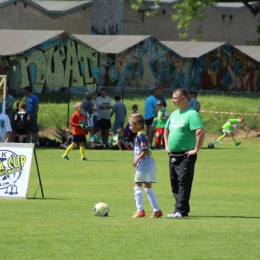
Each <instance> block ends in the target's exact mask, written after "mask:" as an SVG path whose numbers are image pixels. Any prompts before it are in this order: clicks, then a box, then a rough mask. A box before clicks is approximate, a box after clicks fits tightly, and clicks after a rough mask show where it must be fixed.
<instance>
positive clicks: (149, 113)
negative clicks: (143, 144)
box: [144, 88, 158, 145]
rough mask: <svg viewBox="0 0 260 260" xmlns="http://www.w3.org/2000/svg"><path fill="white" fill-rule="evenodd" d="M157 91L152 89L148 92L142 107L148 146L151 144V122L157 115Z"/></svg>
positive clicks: (152, 133) (152, 132) (152, 131)
mask: <svg viewBox="0 0 260 260" xmlns="http://www.w3.org/2000/svg"><path fill="white" fill-rule="evenodd" d="M157 111H158V109H157V89H156V88H153V89H152V90H151V92H150V96H149V97H147V98H146V99H145V105H144V119H145V125H146V135H147V136H148V140H149V143H150V145H152V143H153V135H154V130H153V120H154V118H155V117H156V115H157Z"/></svg>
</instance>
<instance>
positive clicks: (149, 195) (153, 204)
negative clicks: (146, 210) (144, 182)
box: [144, 188, 160, 212]
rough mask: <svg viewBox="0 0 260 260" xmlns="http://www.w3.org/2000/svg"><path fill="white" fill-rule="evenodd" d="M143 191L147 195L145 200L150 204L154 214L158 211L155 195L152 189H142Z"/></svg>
mask: <svg viewBox="0 0 260 260" xmlns="http://www.w3.org/2000/svg"><path fill="white" fill-rule="evenodd" d="M144 191H145V192H146V194H147V198H148V200H149V202H150V204H151V207H152V209H153V211H154V212H157V211H159V210H160V207H159V205H158V203H157V199H156V195H155V193H154V191H153V189H152V188H149V189H148V188H144Z"/></svg>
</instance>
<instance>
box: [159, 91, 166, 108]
mask: <svg viewBox="0 0 260 260" xmlns="http://www.w3.org/2000/svg"><path fill="white" fill-rule="evenodd" d="M162 93H163V90H162V88H157V99H158V100H160V101H162V103H163V107H167V104H166V101H165V98H164V97H163V96H162Z"/></svg>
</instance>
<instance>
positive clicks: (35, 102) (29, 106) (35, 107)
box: [25, 86, 40, 146]
mask: <svg viewBox="0 0 260 260" xmlns="http://www.w3.org/2000/svg"><path fill="white" fill-rule="evenodd" d="M25 95H26V96H27V97H26V99H25V105H26V108H25V111H26V112H27V113H28V115H29V118H28V119H29V120H28V126H29V129H28V133H29V134H30V135H31V136H32V135H34V137H35V144H36V146H40V143H39V127H38V123H37V115H38V111H39V98H38V97H37V96H36V95H34V94H33V93H32V88H31V87H29V86H28V87H26V88H25ZM30 141H31V140H30Z"/></svg>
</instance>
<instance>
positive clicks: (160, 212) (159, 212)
mask: <svg viewBox="0 0 260 260" xmlns="http://www.w3.org/2000/svg"><path fill="white" fill-rule="evenodd" d="M162 216H163V213H162V211H161V210H159V211H156V212H154V213H153V214H152V216H151V217H150V218H160V217H162Z"/></svg>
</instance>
